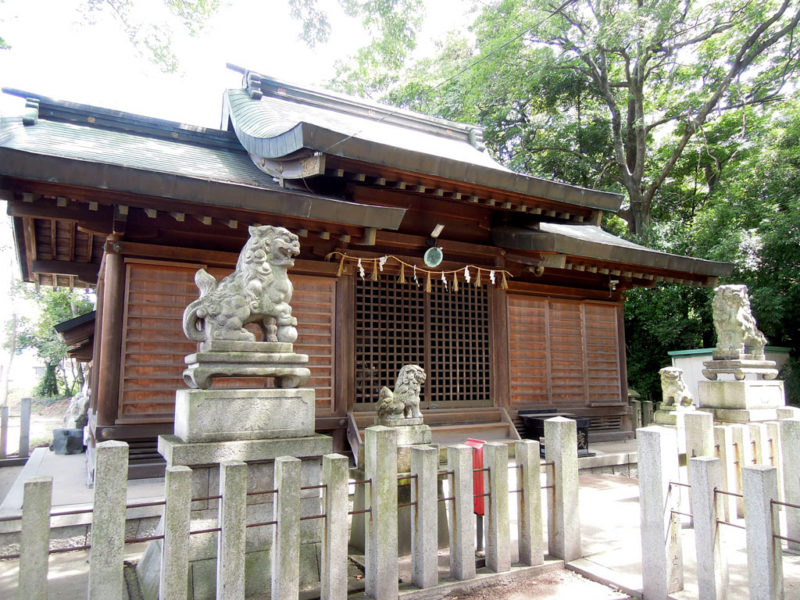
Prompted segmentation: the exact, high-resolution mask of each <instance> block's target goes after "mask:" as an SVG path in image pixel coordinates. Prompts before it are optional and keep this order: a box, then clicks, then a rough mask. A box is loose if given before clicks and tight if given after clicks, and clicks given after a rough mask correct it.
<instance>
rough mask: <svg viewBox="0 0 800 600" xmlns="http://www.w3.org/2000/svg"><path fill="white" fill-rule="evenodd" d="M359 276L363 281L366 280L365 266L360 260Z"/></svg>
mask: <svg viewBox="0 0 800 600" xmlns="http://www.w3.org/2000/svg"><path fill="white" fill-rule="evenodd" d="M358 274H359V275H360V276H361V279H364V275H365V274H366V273H365V272H364V265H362V264H361V259H360V258H359V259H358Z"/></svg>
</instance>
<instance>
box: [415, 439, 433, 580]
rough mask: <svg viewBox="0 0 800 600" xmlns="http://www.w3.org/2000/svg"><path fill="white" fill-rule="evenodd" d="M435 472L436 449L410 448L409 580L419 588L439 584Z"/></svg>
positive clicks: (429, 447) (425, 447)
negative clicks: (412, 502) (414, 502)
mask: <svg viewBox="0 0 800 600" xmlns="http://www.w3.org/2000/svg"><path fill="white" fill-rule="evenodd" d="M438 470H439V449H438V448H435V447H433V446H413V447H412V448H411V475H412V479H411V498H412V500H415V501H416V504H414V505H412V506H411V579H412V581H413V583H414V585H416V586H417V587H419V588H427V587H431V586H434V585H436V584H437V583H439V562H438V558H437V556H438V550H439V536H438V533H439V498H438V495H437V489H438V483H439V479H438V473H437V471H438Z"/></svg>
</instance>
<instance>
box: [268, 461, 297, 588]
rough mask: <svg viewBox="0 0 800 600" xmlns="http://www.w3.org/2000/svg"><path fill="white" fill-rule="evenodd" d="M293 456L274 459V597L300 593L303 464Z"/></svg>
mask: <svg viewBox="0 0 800 600" xmlns="http://www.w3.org/2000/svg"><path fill="white" fill-rule="evenodd" d="M301 464H302V461H301V460H300V459H299V458H294V457H293V456H281V457H279V458H276V459H275V489H276V490H278V492H277V496H276V497H275V504H274V506H275V520H276V521H278V524H277V525H275V526H274V528H273V532H274V534H273V536H272V595H271V596H270V598H271V599H272V600H296V598H297V596H298V594H299V593H300V465H301Z"/></svg>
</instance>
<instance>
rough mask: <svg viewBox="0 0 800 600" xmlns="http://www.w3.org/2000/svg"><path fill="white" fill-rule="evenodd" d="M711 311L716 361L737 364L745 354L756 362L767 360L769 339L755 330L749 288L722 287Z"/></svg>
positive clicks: (718, 289) (719, 288)
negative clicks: (766, 348)
mask: <svg viewBox="0 0 800 600" xmlns="http://www.w3.org/2000/svg"><path fill="white" fill-rule="evenodd" d="M711 308H712V310H713V313H714V329H715V330H716V332H717V347H716V348H715V349H714V353H713V355H712V356H713V358H715V359H722V360H737V359H739V358H741V355H742V354H749V355H751V356H752V357H753V358H754V359H756V360H764V346H765V345H766V344H767V338H765V337H764V334H763V333H761V331H759V329H758V327H757V326H756V320H755V318H753V313H752V312H751V309H750V298H749V297H748V295H747V286H746V285H721V286H719V287H717V288H715V289H714V300H713V301H712V303H711Z"/></svg>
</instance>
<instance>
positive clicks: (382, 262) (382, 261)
mask: <svg viewBox="0 0 800 600" xmlns="http://www.w3.org/2000/svg"><path fill="white" fill-rule="evenodd" d="M387 260H389V257H388V256H381V257H380V258H379V259H378V268H379V269H380V271H381V273H383V265H385V264H386V261H387Z"/></svg>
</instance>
